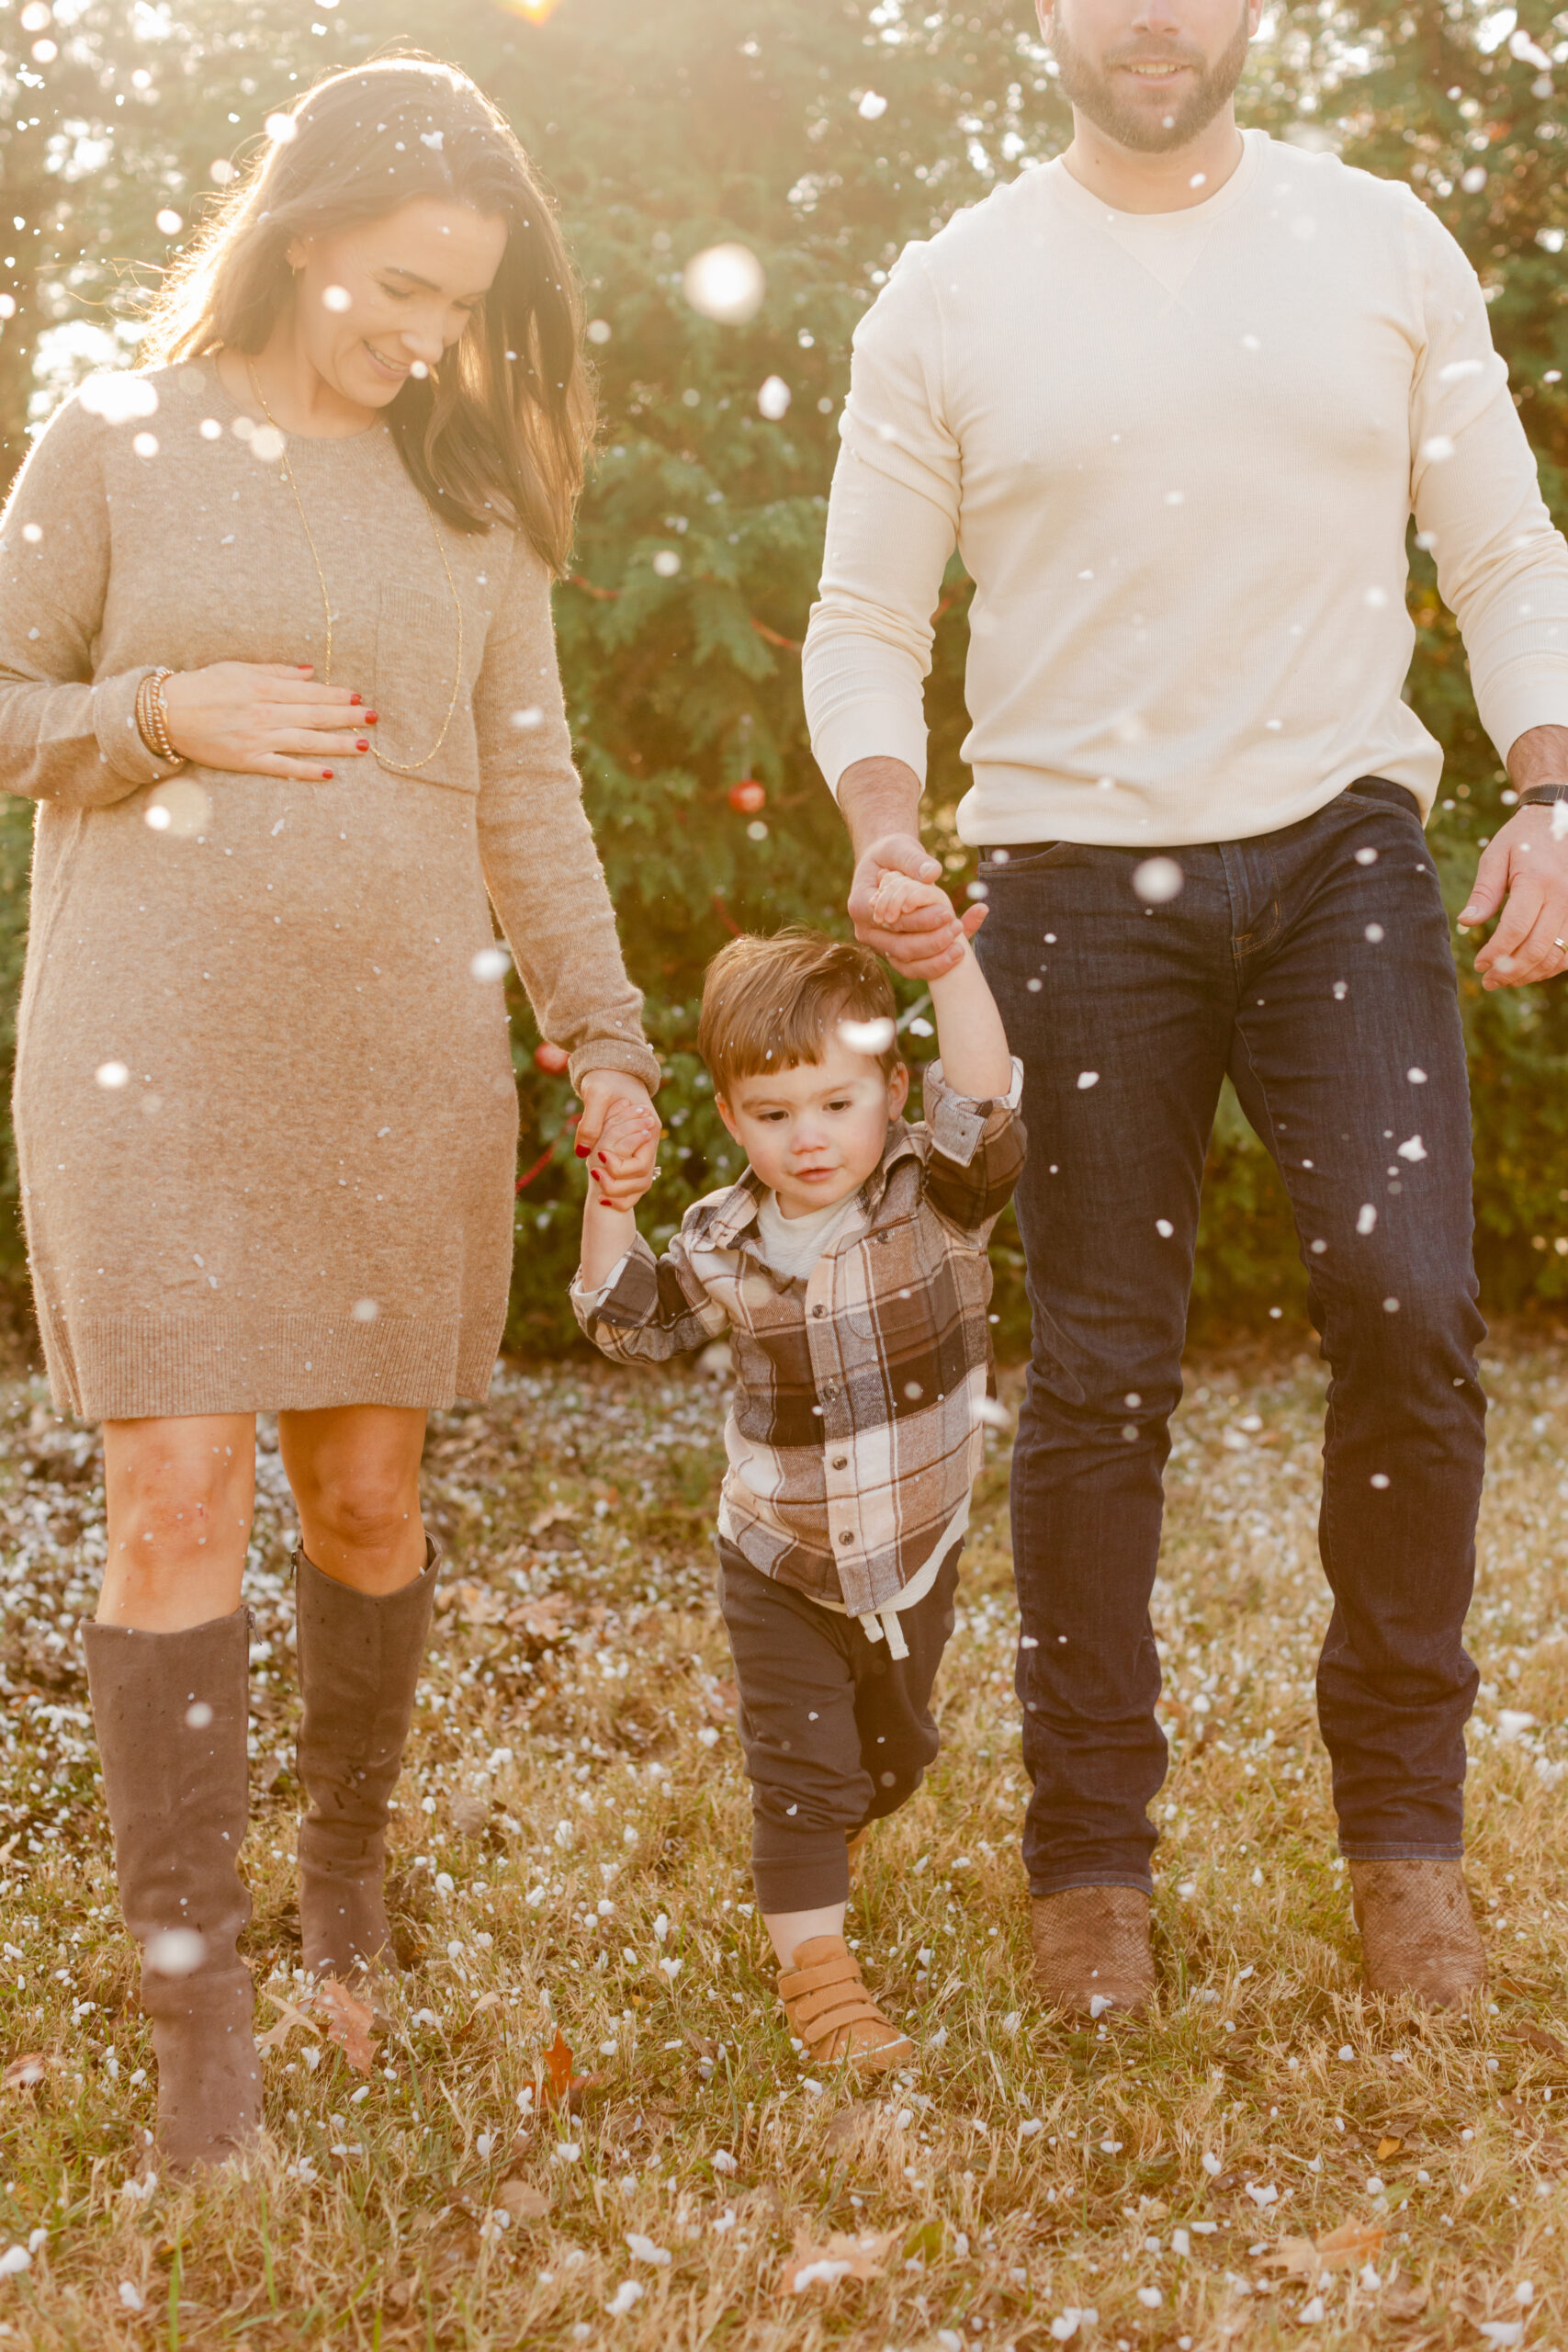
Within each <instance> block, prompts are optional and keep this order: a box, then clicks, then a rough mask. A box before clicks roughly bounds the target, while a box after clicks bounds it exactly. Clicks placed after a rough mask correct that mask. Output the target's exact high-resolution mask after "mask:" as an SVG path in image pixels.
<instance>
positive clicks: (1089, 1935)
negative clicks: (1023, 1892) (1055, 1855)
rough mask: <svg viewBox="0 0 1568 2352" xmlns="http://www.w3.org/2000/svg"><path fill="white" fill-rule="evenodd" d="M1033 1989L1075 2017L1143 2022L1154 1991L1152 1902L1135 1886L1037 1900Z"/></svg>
mask: <svg viewBox="0 0 1568 2352" xmlns="http://www.w3.org/2000/svg"><path fill="white" fill-rule="evenodd" d="M1030 1938H1031V1941H1032V1944H1033V1947H1034V1981H1035V1983H1036V1985H1039V1987H1040V1990H1041V1992H1042V1993H1043V1995H1044V1996H1045V1998H1046V2000H1047V2001H1049V2002H1050V2004H1051V2006H1052V2007H1053V2008H1056V2009H1060V2010H1062V2011H1064V2012H1065V2014H1066V2016H1068V2017H1100V2016H1103V2015H1105V2014H1106V2012H1107V2011H1109V2010H1111V2009H1117V2010H1119V2011H1120V2012H1121V2013H1122V2016H1123V2017H1134V2018H1136V2017H1142V2016H1143V2014H1144V2012H1145V2009H1146V2008H1147V2007H1148V2005H1149V2001H1150V1999H1151V1997H1152V1996H1153V1994H1154V1989H1155V1959H1154V1953H1153V1951H1152V1950H1151V1949H1150V1946H1149V1898H1148V1896H1147V1895H1146V1894H1144V1892H1143V1890H1142V1889H1141V1888H1140V1887H1136V1886H1069V1887H1068V1888H1067V1889H1066V1891H1065V1893H1063V1894H1037V1895H1035V1896H1034V1897H1033V1901H1032V1918H1031V1921H1030Z"/></svg>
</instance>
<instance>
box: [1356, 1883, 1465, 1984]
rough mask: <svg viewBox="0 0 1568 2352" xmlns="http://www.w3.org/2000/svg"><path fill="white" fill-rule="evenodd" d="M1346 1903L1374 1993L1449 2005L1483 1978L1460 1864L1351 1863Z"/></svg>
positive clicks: (1362, 1965)
mask: <svg viewBox="0 0 1568 2352" xmlns="http://www.w3.org/2000/svg"><path fill="white" fill-rule="evenodd" d="M1350 1903H1351V1908H1352V1909H1353V1911H1354V1912H1355V1915H1356V1925H1357V1927H1358V1928H1359V1929H1360V1931H1361V1968H1362V1973H1363V1974H1364V1975H1365V1977H1366V1980H1367V1988H1368V1990H1369V1991H1370V1992H1373V1993H1407V1994H1409V1995H1410V1996H1411V1997H1412V1998H1413V1999H1414V2000H1417V2001H1423V2002H1425V2003H1426V2005H1427V2007H1428V2008H1433V2009H1447V2008H1452V2007H1455V2006H1456V2004H1458V2003H1461V2002H1463V2001H1468V2000H1469V1998H1470V1997H1471V1996H1472V1993H1479V1992H1480V1990H1481V1988H1482V1986H1483V1985H1484V1984H1485V1982H1486V1954H1485V1952H1484V1951H1483V1949H1482V1943H1481V1937H1480V1934H1479V1932H1478V1930H1477V1928H1476V1925H1475V1915H1474V1913H1473V1912H1472V1910H1471V1907H1470V1896H1469V1894H1467V1893H1466V1891H1465V1883H1464V1872H1463V1871H1462V1869H1461V1866H1460V1864H1459V1863H1458V1862H1445V1861H1420V1860H1413V1861H1403V1862H1352V1863H1351V1865H1350Z"/></svg>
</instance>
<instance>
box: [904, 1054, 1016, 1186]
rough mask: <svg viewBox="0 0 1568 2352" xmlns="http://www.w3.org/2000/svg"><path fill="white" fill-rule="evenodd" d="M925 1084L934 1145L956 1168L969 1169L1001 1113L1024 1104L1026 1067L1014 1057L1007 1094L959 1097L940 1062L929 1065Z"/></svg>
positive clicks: (926, 1105)
mask: <svg viewBox="0 0 1568 2352" xmlns="http://www.w3.org/2000/svg"><path fill="white" fill-rule="evenodd" d="M923 1084H924V1090H925V1115H926V1125H927V1126H928V1127H929V1128H930V1129H931V1141H932V1143H933V1144H934V1145H935V1147H936V1148H937V1150H938V1151H940V1152H941V1154H942V1158H943V1159H950V1160H951V1161H952V1162H953V1166H954V1167H955V1168H967V1167H968V1166H969V1165H970V1163H971V1161H972V1160H973V1159H974V1157H975V1154H976V1152H977V1151H978V1150H979V1148H980V1146H981V1144H982V1142H983V1141H984V1140H985V1136H986V1130H987V1127H988V1126H989V1125H990V1123H991V1121H992V1119H993V1118H994V1117H995V1116H996V1114H997V1113H998V1111H1016V1110H1017V1109H1018V1106H1019V1104H1020V1103H1021V1101H1022V1100H1023V1064H1022V1063H1021V1061H1020V1060H1019V1058H1018V1056H1017V1055H1016V1054H1014V1056H1013V1057H1012V1084H1011V1085H1010V1087H1009V1089H1008V1091H1007V1092H1006V1093H1005V1094H994V1095H989V1096H979V1095H974V1094H960V1093H958V1092H957V1091H955V1090H954V1089H953V1087H951V1086H949V1084H948V1082H947V1080H946V1079H945V1078H944V1077H943V1075H942V1064H941V1062H940V1061H934V1062H928V1063H927V1064H926V1067H925V1072H924V1078H923Z"/></svg>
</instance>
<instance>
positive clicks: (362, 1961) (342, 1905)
mask: <svg viewBox="0 0 1568 2352" xmlns="http://www.w3.org/2000/svg"><path fill="white" fill-rule="evenodd" d="M440 1565H441V1555H440V1554H439V1553H438V1552H437V1551H436V1548H435V1546H434V1544H429V1543H427V1546H426V1553H425V1564H424V1568H423V1573H422V1574H421V1575H419V1576H417V1577H415V1578H414V1580H413V1582H412V1584H405V1585H402V1586H400V1588H399V1589H398V1590H397V1591H396V1592H389V1593H383V1594H381V1595H380V1596H379V1597H378V1596H377V1595H375V1594H372V1593H367V1592H355V1589H354V1588H353V1587H352V1585H346V1584H339V1583H338V1581H337V1579H336V1577H329V1576H324V1575H323V1574H322V1572H321V1569H320V1568H318V1567H317V1566H316V1565H315V1562H314V1561H313V1560H308V1559H307V1558H306V1556H305V1554H304V1552H303V1551H302V1550H301V1551H297V1552H296V1553H295V1555H294V1570H295V1589H296V1593H297V1596H298V1600H297V1606H298V1615H299V1687H300V1691H301V1692H302V1694H303V1696H304V1701H305V1712H304V1715H303V1718H302V1720H301V1722H300V1725H299V1749H298V1761H299V1779H300V1781H301V1782H302V1784H303V1786H304V1789H305V1792H306V1794H307V1795H308V1796H309V1798H310V1811H309V1813H308V1814H307V1815H306V1816H305V1818H304V1820H303V1821H302V1822H301V1823H300V1825H299V1936H300V1941H301V1943H302V1944H303V1946H304V1955H305V1965H306V1967H307V1968H308V1969H310V1970H311V1971H312V1972H313V1973H315V1974H316V1975H318V1976H336V1977H339V1978H341V1979H343V1980H344V1982H346V1981H347V1980H348V1979H349V1977H351V1976H352V1975H353V1974H354V1973H355V1971H356V1970H365V1969H372V1968H375V1967H378V1966H380V1967H383V1968H395V1967H396V1965H397V1962H396V1959H395V1956H394V1954H393V1951H392V1939H391V1932H390V1930H389V1928H388V1925H387V1903H386V1892H385V1879H386V1863H387V1807H388V1801H389V1798H390V1796H391V1793H392V1791H393V1788H394V1787H395V1786H396V1784H397V1778H398V1773H399V1771H400V1769H401V1766H402V1760H403V1748H404V1746H405V1744H406V1742H407V1740H408V1735H409V1724H410V1722H411V1721H412V1715H413V1701H414V1691H415V1689H416V1688H417V1686H418V1682H419V1670H420V1667H421V1665H422V1663H423V1658H424V1645H425V1643H426V1641H427V1639H428V1637H429V1634H430V1612H431V1610H432V1608H433V1607H434V1600H435V1579H436V1577H437V1575H438V1573H439V1571H440Z"/></svg>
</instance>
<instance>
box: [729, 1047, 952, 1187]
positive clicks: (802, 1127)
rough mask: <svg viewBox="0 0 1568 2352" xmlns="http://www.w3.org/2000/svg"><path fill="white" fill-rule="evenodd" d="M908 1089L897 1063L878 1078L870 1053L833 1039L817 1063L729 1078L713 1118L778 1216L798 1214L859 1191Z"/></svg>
mask: <svg viewBox="0 0 1568 2352" xmlns="http://www.w3.org/2000/svg"><path fill="white" fill-rule="evenodd" d="M908 1091H909V1073H908V1070H907V1069H905V1068H904V1066H903V1064H902V1063H901V1062H900V1064H899V1065H898V1068H897V1071H896V1072H895V1073H894V1075H893V1077H892V1078H891V1079H888V1078H885V1077H884V1076H883V1073H882V1065H881V1063H880V1062H879V1061H878V1060H877V1059H876V1058H875V1057H874V1055H871V1054H857V1053H853V1052H852V1051H851V1049H850V1047H849V1046H846V1045H845V1044H844V1043H843V1042H842V1040H841V1039H840V1038H837V1037H835V1038H833V1039H832V1040H831V1042H830V1044H829V1049H828V1051H827V1052H826V1053H825V1054H824V1055H823V1057H822V1058H821V1060H820V1061H819V1062H798V1063H796V1065H795V1068H794V1069H781V1070H777V1071H774V1070H763V1071H761V1073H760V1074H758V1075H757V1076H754V1077H751V1078H738V1079H735V1080H732V1081H731V1083H730V1087H729V1091H728V1094H721V1095H720V1096H719V1097H718V1115H719V1117H720V1118H721V1119H722V1120H723V1121H724V1124H725V1125H726V1126H727V1127H728V1129H729V1132H730V1134H731V1135H732V1136H734V1137H735V1140H736V1142H737V1143H738V1144H739V1146H740V1148H741V1150H742V1151H743V1152H744V1153H745V1154H746V1157H747V1159H749V1160H750V1163H751V1165H752V1167H753V1168H754V1169H755V1170H756V1171H757V1174H758V1175H759V1176H760V1177H761V1180H762V1182H763V1183H764V1184H767V1185H769V1186H771V1187H772V1189H773V1192H774V1193H777V1195H778V1203H779V1207H780V1208H781V1210H782V1211H783V1212H784V1216H807V1215H808V1214H809V1212H810V1211H811V1210H813V1209H825V1208H830V1207H832V1206H833V1205H834V1204H836V1203H838V1202H840V1201H847V1200H848V1199H849V1197H850V1194H851V1193H857V1192H858V1191H859V1190H860V1188H861V1186H862V1185H863V1183H864V1182H865V1180H866V1178H867V1177H868V1176H869V1175H870V1174H871V1172H872V1170H873V1169H874V1168H875V1166H876V1164H877V1162H878V1161H879V1160H880V1159H881V1158H882V1154H883V1152H884V1150H885V1149H886V1144H887V1129H888V1125H889V1123H890V1122H891V1121H892V1120H894V1119H896V1118H897V1116H898V1114H899V1113H900V1112H901V1111H902V1110H903V1108H904V1103H905V1101H906V1099H907V1097H908Z"/></svg>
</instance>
